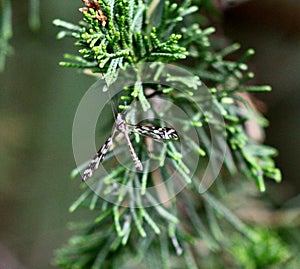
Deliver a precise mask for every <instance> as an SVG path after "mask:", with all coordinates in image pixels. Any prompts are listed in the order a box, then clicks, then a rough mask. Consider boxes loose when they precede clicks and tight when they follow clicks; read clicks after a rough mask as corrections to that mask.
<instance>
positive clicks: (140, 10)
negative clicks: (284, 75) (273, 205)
mask: <svg viewBox="0 0 300 269" xmlns="http://www.w3.org/2000/svg"><path fill="white" fill-rule="evenodd" d="M198 2H200V1H198ZM83 3H84V7H83V8H82V9H80V11H81V12H82V16H83V19H82V21H80V22H79V23H78V25H74V24H71V23H69V22H65V21H62V20H58V19H57V20H55V21H54V24H55V25H57V26H60V27H62V28H63V30H62V31H61V32H60V33H59V34H58V38H62V37H65V36H69V37H72V38H74V39H75V40H76V42H75V45H76V46H77V47H78V52H79V55H70V54H66V55H65V59H66V61H64V62H61V65H62V66H65V67H73V68H77V69H78V68H80V69H83V70H84V71H85V72H87V71H88V72H89V73H96V74H102V78H103V80H104V81H105V83H104V84H103V85H106V87H107V86H108V87H110V86H112V85H114V83H115V82H116V81H117V80H118V76H119V74H120V72H124V71H127V70H133V72H131V73H130V72H128V73H130V74H131V76H130V75H128V76H129V79H131V80H132V81H133V83H132V84H131V85H132V86H126V87H124V89H123V91H122V93H121V94H120V95H118V96H117V97H114V98H115V100H114V101H115V102H116V103H118V104H120V105H119V111H122V110H123V109H126V108H127V107H128V105H130V104H133V103H134V101H138V102H137V103H138V104H139V105H140V106H141V110H143V111H144V112H147V113H150V114H151V113H152V115H155V116H160V118H161V117H163V118H168V119H170V121H171V122H176V123H178V124H180V126H181V129H180V131H181V135H180V141H179V142H178V141H171V142H167V143H160V144H159V150H158V152H159V154H155V153H154V154H152V155H151V156H150V157H149V156H148V155H149V154H148V151H149V150H148V148H149V142H147V140H146V139H144V138H142V137H138V136H135V139H134V140H133V141H132V143H133V146H134V148H135V151H136V152H137V154H138V156H139V158H140V159H141V161H142V162H143V164H144V169H143V171H142V172H141V173H137V172H134V170H133V171H131V170H129V169H127V168H126V167H124V166H123V165H121V164H118V163H116V162H115V159H114V154H113V153H112V154H108V156H107V157H106V159H105V164H107V166H106V167H107V169H108V171H109V172H108V174H107V175H105V176H101V177H94V178H92V179H90V183H89V184H90V187H89V188H88V187H87V186H86V185H84V187H85V190H84V192H83V193H82V195H81V196H80V197H79V198H78V199H77V200H76V201H75V202H74V204H73V205H72V206H71V207H70V211H71V212H73V211H75V210H77V209H78V208H88V209H89V210H91V211H94V212H95V214H96V217H95V218H94V219H92V218H91V219H89V220H86V221H85V222H84V223H73V224H72V225H71V228H72V229H74V230H76V231H77V235H75V236H73V237H72V238H71V239H70V241H69V242H68V244H66V245H65V246H64V247H62V248H61V249H60V250H58V251H57V252H56V258H55V263H56V264H57V265H58V266H60V267H61V268H68V269H75V268H78V269H79V268H80V269H84V268H87V269H90V268H93V269H96V268H224V267H227V266H230V267H232V268H234V267H237V268H239V267H240V266H244V265H245V263H247V261H250V260H251V267H245V268H262V267H261V266H265V265H268V266H271V265H276V264H278V263H280V262H282V260H283V259H286V257H287V256H288V250H287V248H286V246H285V245H284V244H283V243H282V242H281V241H280V239H279V238H277V237H276V236H275V235H274V236H273V235H270V236H269V237H268V233H267V231H265V230H259V231H258V230H255V229H251V228H250V227H249V226H248V225H246V224H244V223H243V222H242V221H241V220H239V219H238V218H237V216H235V215H234V214H233V213H232V212H231V211H230V210H229V208H227V207H226V206H225V205H223V204H222V202H221V200H220V199H221V198H220V196H221V195H222V194H224V184H225V182H224V179H222V177H224V176H226V177H227V178H228V177H229V178H230V177H232V176H233V175H234V174H243V175H244V176H245V177H246V178H248V179H249V180H254V181H255V183H256V185H257V187H258V189H259V190H260V191H265V184H264V181H265V179H266V178H269V179H273V180H275V181H276V182H279V181H280V180H281V175H280V171H279V170H278V169H277V168H276V167H275V165H274V161H273V157H274V156H275V155H276V154H277V153H276V150H275V149H273V148H270V147H268V146H265V145H262V144H260V143H259V142H257V141H255V140H254V139H252V138H251V137H250V136H249V134H248V131H249V129H247V123H249V122H250V121H256V122H257V125H255V126H256V127H255V128H257V129H259V127H258V126H259V125H262V126H263V125H265V124H266V120H265V119H264V118H263V117H262V116H261V115H259V113H258V112H257V111H256V109H255V108H254V107H253V106H252V105H251V103H249V102H247V101H246V99H245V98H244V97H245V96H248V95H247V94H248V93H249V92H261V91H269V90H270V87H269V86H249V80H250V79H251V78H253V73H252V72H248V71H247V64H246V61H247V60H248V58H249V57H250V56H252V55H253V53H254V52H253V50H251V49H250V50H248V51H246V52H245V53H244V55H242V57H241V58H240V60H239V61H237V62H235V61H231V60H228V55H230V54H232V53H234V52H236V51H237V50H238V49H239V45H238V44H233V45H230V46H229V47H226V48H222V49H221V48H217V47H216V46H215V45H214V42H213V41H214V40H215V37H213V36H212V34H213V33H214V28H212V27H206V26H205V25H204V24H203V23H202V21H204V17H202V15H199V14H200V13H199V12H200V10H201V9H203V7H208V6H209V7H211V4H210V2H209V1H202V2H201V3H198V4H197V6H195V5H192V3H191V2H190V1H183V2H182V3H180V4H178V3H175V2H170V1H157V0H153V1H146V0H144V1H138V0H99V1H98V0H94V1H91V2H90V1H89V0H84V1H83ZM143 63H144V64H145V63H150V64H149V65H148V67H149V68H150V69H151V74H153V77H152V78H151V79H152V81H157V83H155V84H151V83H148V84H147V85H143V79H142V75H143V72H144V69H143V68H144V67H145V65H143ZM166 63H172V64H178V65H179V64H180V66H181V67H182V66H185V69H186V70H188V71H189V75H182V74H178V75H176V74H175V73H172V72H170V70H169V69H166V68H164V65H163V64H166ZM120 70H121V71H120ZM191 74H192V75H191ZM162 82H165V83H162ZM203 83H205V85H207V86H208V87H207V88H205V89H206V90H203V89H204V88H202V87H201V85H204V84H203ZM178 86H179V87H180V88H181V90H178ZM106 87H103V90H105V89H106ZM99 91H102V89H101V88H99ZM245 94H246V95H245ZM157 96H160V97H164V98H165V99H166V100H168V101H170V102H171V103H175V104H176V105H177V106H179V107H180V108H181V109H182V110H183V111H185V113H186V114H187V115H188V118H187V119H184V118H180V117H176V115H173V114H172V113H170V111H169V110H168V107H164V108H162V109H157V108H155V105H156V103H155V102H156V101H155V99H153V97H157ZM153 100H154V101H153ZM137 110H138V109H137ZM133 117H134V119H136V118H137V117H138V116H136V115H133ZM135 117H136V118H135ZM112 124H113V123H112ZM159 124H163V122H159ZM176 129H177V128H176ZM192 129H195V130H196V132H197V135H198V136H199V138H200V143H198V142H197V141H195V140H194V139H193V138H192V137H191V136H190V132H191V130H192ZM177 130H178V129H177ZM178 131H179V130H178ZM212 133H213V135H214V139H212V136H211V134H212ZM213 140H214V141H213ZM115 143H117V141H115ZM180 143H182V145H183V149H181V148H180ZM124 144H125V143H124ZM156 146H157V145H156ZM156 146H155V145H154V146H153V147H156ZM224 146H225V147H226V152H225V153H224V152H222V150H221V149H222V147H223V148H224ZM126 147H127V145H123V144H121V143H120V144H117V148H118V149H119V150H120V152H122V151H124V150H125V151H126V150H127V151H128V149H127V148H126ZM213 147H215V149H216V152H217V153H216V154H215V155H214V156H213V154H212V152H211V149H212V148H213ZM218 152H219V153H218ZM223 153H224V154H225V155H224V162H223V168H222V170H221V174H219V170H218V169H217V163H218V162H219V161H220V160H221V161H222V154H223ZM193 156H198V159H199V161H197V164H196V166H197V171H196V172H195V173H192V172H191V169H192V168H191V167H190V166H191V164H193V161H194V160H193ZM212 158H213V160H214V161H213V162H210V163H209V169H210V171H211V174H210V175H211V176H210V177H212V178H217V180H216V182H215V183H214V186H213V188H211V189H210V191H206V192H204V193H202V191H201V190H200V189H199V185H200V184H201V181H200V179H199V178H200V177H199V175H200V174H201V173H202V172H203V171H204V170H205V167H206V166H207V162H208V160H209V159H212ZM196 159H197V158H196ZM196 159H195V161H196ZM151 161H157V162H158V163H159V166H158V168H157V169H156V170H155V171H152V170H151V169H150V162H151ZM128 165H129V166H130V165H131V166H133V164H128ZM83 168H85V166H84V165H83V166H82V167H79V168H77V169H76V170H74V171H73V172H72V176H73V177H75V176H76V175H78V173H79V172H80V171H82V170H83ZM100 169H101V168H100ZM174 173H175V178H176V180H173V181H169V180H168V179H169V178H170V176H172V175H173V174H174ZM174 182H175V183H174ZM176 182H177V183H178V182H180V183H182V184H184V185H185V188H184V189H183V190H182V191H181V192H179V193H178V194H177V192H176V187H177V186H176ZM159 184H161V185H160V186H162V187H161V188H160V189H159V190H158V191H157V193H156V194H155V195H154V193H153V192H150V191H148V188H149V187H155V186H157V185H159ZM225 185H226V184H225ZM95 190H96V191H95ZM199 192H200V193H199ZM176 194H177V195H176ZM111 197H114V201H115V203H111V202H109V201H110V199H111ZM162 197H167V198H169V199H163V198H162ZM218 197H219V198H218ZM149 205H153V206H149ZM225 232H226V234H225ZM266 237H267V238H268V240H267V239H266V240H261V238H266ZM270 242H271V243H272V248H271V247H270V245H269V244H270ZM258 244H259V249H258V248H255V247H254V245H255V246H258ZM242 245H243V248H244V251H239V250H240V246H242ZM278 249H280V251H278ZM265 262H267V264H265Z"/></svg>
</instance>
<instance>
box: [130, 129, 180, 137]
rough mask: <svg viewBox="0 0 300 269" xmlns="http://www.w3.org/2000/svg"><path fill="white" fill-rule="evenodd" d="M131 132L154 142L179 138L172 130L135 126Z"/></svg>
mask: <svg viewBox="0 0 300 269" xmlns="http://www.w3.org/2000/svg"><path fill="white" fill-rule="evenodd" d="M133 131H134V132H136V133H138V134H140V135H144V136H149V137H151V138H153V139H156V140H178V139H179V136H178V134H177V132H176V130H175V129H174V128H170V127H155V126H147V125H136V126H135V127H134V128H133Z"/></svg>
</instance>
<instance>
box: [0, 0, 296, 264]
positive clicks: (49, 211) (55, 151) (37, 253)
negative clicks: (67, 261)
mask: <svg viewBox="0 0 300 269" xmlns="http://www.w3.org/2000/svg"><path fill="white" fill-rule="evenodd" d="M22 2H23V4H22V5H20V1H13V16H14V20H13V23H14V25H13V27H14V38H13V40H12V42H11V43H12V45H13V47H14V55H13V56H12V57H10V58H8V61H7V66H6V70H5V71H4V72H3V73H2V74H0V169H1V170H0V171H1V177H0V253H1V254H0V261H2V262H3V261H4V260H5V259H10V260H14V259H15V260H19V262H21V263H22V264H23V265H24V268H30V269H40V268H43V269H47V268H51V266H50V261H51V258H52V257H53V249H55V248H58V247H59V246H61V245H62V243H63V242H65V241H66V239H67V238H68V236H69V232H68V231H67V229H66V224H67V222H68V221H70V220H72V218H76V219H78V218H79V214H78V213H76V216H72V215H71V214H69V213H68V207H69V205H70V204H71V202H72V201H73V200H74V199H75V198H76V197H77V196H78V194H79V193H80V190H79V189H78V185H79V182H78V181H76V180H75V181H70V180H69V172H70V171H71V170H72V169H73V168H74V166H75V163H74V161H73V157H72V156H73V155H72V144H71V131H72V122H73V117H74V113H75V111H76V107H77V105H78V103H79V101H80V99H81V97H82V95H83V94H84V92H85V91H86V89H87V88H88V87H89V85H91V84H92V82H93V81H92V80H91V79H90V78H87V77H85V76H83V75H81V74H79V73H77V72H76V71H74V70H72V69H64V68H61V67H59V66H58V62H59V61H60V60H61V59H62V55H63V53H65V52H71V51H72V50H74V48H73V47H72V40H68V39H66V40H60V41H57V40H55V35H56V33H57V31H58V29H57V28H55V27H53V26H52V20H53V19H54V18H61V19H65V20H67V21H73V22H76V21H78V19H79V18H80V16H81V15H80V13H79V12H76V10H77V9H78V7H80V6H81V1H79V0H78V1H42V2H41V19H42V27H41V29H40V30H39V31H38V32H35V33H33V32H31V31H30V30H29V28H28V23H27V21H28V7H27V6H25V2H24V1H22ZM74 11H75V12H74ZM224 32H225V34H226V35H227V37H229V38H230V39H231V40H232V41H238V42H240V43H241V44H242V46H243V48H244V49H246V48H249V47H251V48H255V49H256V52H257V53H256V56H255V57H254V58H253V59H252V60H251V61H250V67H251V69H252V70H254V71H255V73H256V78H255V83H257V84H270V85H272V86H273V92H272V93H268V94H259V95H258V97H259V98H261V99H262V100H263V101H264V102H265V103H266V106H267V108H268V110H267V113H266V115H267V117H268V118H269V120H270V124H271V125H270V127H269V128H268V129H267V143H268V144H269V145H272V146H275V147H277V148H278V149H279V151H280V155H279V157H278V158H277V162H278V165H279V166H280V167H281V168H282V171H283V177H284V181H283V183H282V184H279V185H275V184H272V183H269V184H268V185H269V186H268V196H269V197H270V199H272V200H273V201H274V203H277V204H278V205H280V204H282V203H284V202H285V201H287V200H288V199H290V198H291V197H295V196H296V195H297V194H298V193H299V189H300V181H299V172H298V169H299V164H298V163H299V159H300V138H299V132H300V121H299V118H300V109H299V107H300V89H299V85H300V76H299V70H300V49H299V48H300V2H299V1H292V0H285V1H283V0H265V1H261V0H257V1H250V2H248V3H245V4H243V5H240V6H237V7H235V8H232V9H228V10H227V11H226V13H225V17H224ZM74 51H75V50H74ZM82 218H84V216H83V215H82ZM4 248H5V249H4ZM9 252H10V254H9ZM11 255H12V256H11ZM0 265H1V262H0ZM0 267H1V266H0ZM11 268H13V267H11ZM15 268H17V267H15ZM5 269H6V268H5Z"/></svg>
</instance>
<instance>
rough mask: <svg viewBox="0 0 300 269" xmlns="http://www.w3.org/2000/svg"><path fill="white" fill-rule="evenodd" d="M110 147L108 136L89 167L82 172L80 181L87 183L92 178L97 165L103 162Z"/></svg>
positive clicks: (110, 140) (110, 138)
mask: <svg viewBox="0 0 300 269" xmlns="http://www.w3.org/2000/svg"><path fill="white" fill-rule="evenodd" d="M111 145H112V136H110V137H109V138H108V139H107V140H106V141H105V143H104V144H103V146H102V147H101V148H100V149H99V150H98V152H97V154H96V155H95V156H94V158H93V159H92V160H91V162H90V163H89V166H88V167H87V168H86V169H85V170H84V172H83V175H82V181H87V180H88V179H89V178H90V177H92V175H93V174H94V172H95V171H96V170H97V169H98V167H99V164H100V163H101V162H102V161H103V160H104V157H105V155H106V154H107V152H108V151H109V149H110V147H111Z"/></svg>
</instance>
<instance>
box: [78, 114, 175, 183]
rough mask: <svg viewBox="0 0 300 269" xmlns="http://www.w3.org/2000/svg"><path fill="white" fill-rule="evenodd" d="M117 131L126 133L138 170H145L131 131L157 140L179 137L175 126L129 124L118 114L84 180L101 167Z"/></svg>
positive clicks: (85, 171)
mask: <svg viewBox="0 0 300 269" xmlns="http://www.w3.org/2000/svg"><path fill="white" fill-rule="evenodd" d="M116 131H119V132H121V133H123V134H124V137H125V139H126V142H127V145H128V148H129V152H130V155H131V157H132V159H133V162H134V165H135V168H136V169H137V170H138V171H142V170H143V165H142V163H141V161H140V160H139V158H138V156H137V155H136V153H135V151H134V148H133V146H132V144H131V141H130V138H129V133H131V132H135V133H138V134H140V135H144V136H149V137H151V138H153V139H155V140H162V141H164V140H178V139H179V136H178V134H177V132H176V130H175V129H173V128H169V127H155V126H147V125H133V124H128V123H126V122H125V121H124V120H123V118H122V115H121V114H118V115H117V118H116V127H115V129H114V130H113V132H112V134H111V135H110V136H109V138H108V139H107V140H106V141H105V143H104V144H103V145H102V147H101V148H100V149H99V150H98V152H97V154H96V155H95V156H94V158H93V159H92V160H91V162H90V163H89V165H88V167H87V168H86V169H85V170H84V172H83V176H82V180H83V181H87V180H88V179H89V178H90V177H92V175H93V173H94V172H95V171H96V170H97V168H98V167H99V164H100V163H101V162H102V161H103V160H104V157H105V155H106V154H107V152H108V151H109V149H110V147H111V146H112V143H113V138H114V135H115V132H116Z"/></svg>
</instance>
